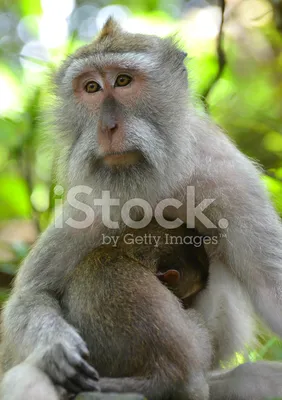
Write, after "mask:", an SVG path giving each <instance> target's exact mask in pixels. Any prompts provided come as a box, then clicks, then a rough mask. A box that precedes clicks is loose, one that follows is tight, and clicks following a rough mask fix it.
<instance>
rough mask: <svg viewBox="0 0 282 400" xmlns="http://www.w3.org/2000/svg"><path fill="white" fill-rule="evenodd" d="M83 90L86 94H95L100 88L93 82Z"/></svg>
mask: <svg viewBox="0 0 282 400" xmlns="http://www.w3.org/2000/svg"><path fill="white" fill-rule="evenodd" d="M84 89H85V91H86V92H87V93H96V92H99V90H100V89H101V86H100V85H99V84H98V83H97V82H95V81H90V82H88V83H87V84H86V85H85V87H84Z"/></svg>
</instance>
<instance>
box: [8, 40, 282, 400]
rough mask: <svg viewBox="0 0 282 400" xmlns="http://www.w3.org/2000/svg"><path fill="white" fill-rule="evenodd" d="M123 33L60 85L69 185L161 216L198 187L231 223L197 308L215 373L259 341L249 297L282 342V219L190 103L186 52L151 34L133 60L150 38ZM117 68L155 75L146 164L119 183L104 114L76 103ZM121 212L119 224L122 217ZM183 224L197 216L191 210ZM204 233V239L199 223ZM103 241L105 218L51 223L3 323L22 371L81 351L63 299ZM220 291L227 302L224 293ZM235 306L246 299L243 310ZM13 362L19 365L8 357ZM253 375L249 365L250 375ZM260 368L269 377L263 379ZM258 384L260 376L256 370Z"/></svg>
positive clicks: (140, 110) (77, 59)
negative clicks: (81, 92) (160, 206)
mask: <svg viewBox="0 0 282 400" xmlns="http://www.w3.org/2000/svg"><path fill="white" fill-rule="evenodd" d="M118 34H119V35H120V36H119V37H118V38H117V41H116V43H117V44H115V38H114V39H113V43H112V42H111V38H109V39H108V38H106V39H105V50H104V52H103V51H101V49H100V48H99V49H100V50H99V51H98V52H97V54H96V53H95V43H94V45H93V49H92V50H91V48H89V49H88V48H87V49H86V50H85V52H84V53H83V52H82V54H81V55H79V54H78V55H77V56H76V55H75V56H73V57H71V58H70V59H68V60H67V62H66V64H65V65H63V66H62V68H61V69H60V71H59V73H58V75H57V77H56V84H57V90H56V96H57V103H56V104H57V105H56V107H55V110H54V120H55V126H56V128H57V131H58V133H59V134H63V137H64V140H63V144H64V148H65V149H67V150H66V154H67V157H66V175H67V177H68V178H67V179H68V185H69V187H72V186H73V185H77V184H83V185H88V186H90V187H91V188H93V192H92V195H91V196H89V198H88V202H89V204H90V203H91V202H92V200H93V198H95V197H99V196H100V194H101V191H102V190H105V189H106V190H110V191H111V195H112V197H118V198H120V199H121V205H122V204H123V203H124V202H125V201H127V200H128V199H131V198H135V197H140V198H143V199H146V200H147V201H148V202H149V203H150V204H151V206H152V207H155V206H156V204H157V203H158V201H160V200H161V199H163V198H169V197H174V198H177V199H179V200H181V201H183V200H184V199H185V194H186V187H187V186H195V187H196V201H197V203H200V202H201V201H202V200H203V199H206V198H215V199H216V201H215V202H214V203H212V204H211V205H210V206H209V207H208V209H207V210H206V212H205V214H206V215H207V216H208V217H209V218H210V219H211V220H212V221H213V222H214V224H215V225H216V226H217V225H218V221H219V219H220V218H226V219H227V220H228V222H229V226H228V229H226V230H222V229H220V228H218V229H217V231H218V232H219V233H222V237H221V240H220V243H219V245H218V247H217V248H212V249H208V250H209V253H210V259H211V262H212V268H211V282H212V283H211V284H210V286H209V287H208V288H207V289H206V291H205V293H203V295H202V296H201V297H199V300H198V301H197V304H196V307H198V308H199V309H202V313H203V315H204V317H205V318H206V323H207V326H208V327H209V328H210V330H211V331H212V332H213V334H214V340H215V341H216V343H217V344H216V345H215V347H216V348H215V351H216V352H217V354H216V355H215V364H216V363H217V362H218V359H219V358H226V357H227V356H229V355H231V353H232V352H233V351H237V350H241V348H242V345H243V343H242V340H240V336H241V335H242V338H246V339H248V340H250V339H251V337H252V329H251V316H250V315H251V308H250V307H249V305H248V306H247V309H246V310H245V309H244V305H245V304H248V296H250V299H251V302H252V304H253V306H254V307H255V309H256V311H257V312H258V313H259V315H260V316H261V317H262V318H263V319H264V320H265V321H266V322H267V323H268V325H269V326H270V328H271V329H273V330H274V331H275V332H276V333H278V334H279V335H282V319H281V313H282V294H281V293H282V290H281V289H282V284H281V282H282V248H281V243H282V229H281V222H280V220H279V218H278V216H277V214H276V212H275V210H274V208H273V206H272V205H271V203H270V200H269V196H268V194H267V193H266V190H265V188H264V187H263V184H262V182H261V180H260V171H259V169H258V168H257V167H256V165H255V164H254V163H253V162H252V161H250V160H249V159H248V158H247V157H245V156H244V155H243V154H242V153H240V151H239V150H238V149H237V148H236V146H235V145H234V144H233V143H232V142H231V141H230V140H229V139H228V138H227V136H226V135H224V134H223V133H222V132H221V130H220V129H219V128H218V127H216V126H215V125H214V124H213V123H212V122H211V121H210V120H209V119H208V117H206V116H202V115H198V114H197V111H196V110H195V109H194V108H193V105H192V104H191V103H190V102H189V101H188V99H189V92H188V91H187V74H186V71H185V69H184V66H183V62H182V60H183V58H181V57H182V56H181V57H180V56H179V54H180V52H179V51H178V50H177V48H176V47H174V46H173V44H172V43H171V42H170V41H167V40H162V39H156V38H152V39H150V37H146V36H142V35H141V36H142V37H144V49H145V50H144V49H143V50H142V51H140V54H139V53H138V51H135V52H134V53H132V49H129V47H130V46H131V43H132V46H133V47H134V41H136V43H137V44H138V46H139V42H140V40H141V39H142V38H141V39H140V37H139V36H138V37H135V36H134V37H133V36H132V35H130V34H124V33H120V32H119V33H118ZM122 35H124V42H125V43H126V44H125V45H124V46H125V51H124V52H122V51H121V50H120V49H118V50H116V51H114V50H111V46H112V47H114V46H115V45H116V46H120V47H122V46H121V45H120V41H121V40H122V39H120V37H121V38H122V37H123V36H122ZM141 42H142V40H141ZM137 44H136V47H138V46H137ZM140 46H141V45H140ZM91 51H92V52H91ZM109 59H110V60H115V63H118V62H120V63H121V65H122V68H123V69H124V65H127V64H128V65H129V66H130V65H131V66H136V67H137V68H139V67H140V69H142V72H143V70H144V73H145V74H147V75H146V76H147V86H146V90H145V91H144V93H142V99H141V100H140V101H139V102H138V104H137V105H136V107H129V108H128V110H125V114H124V116H125V118H124V119H125V124H124V129H125V132H126V137H125V141H124V143H123V145H124V149H125V150H131V149H137V150H140V151H141V152H142V154H143V155H144V160H145V161H144V163H143V164H142V166H141V167H140V168H137V167H133V168H132V170H130V171H129V170H127V169H126V170H124V171H123V170H121V171H120V172H119V173H118V174H114V173H112V171H111V170H110V169H109V168H108V167H106V166H103V165H101V164H100V163H99V162H98V160H99V157H100V156H101V152H100V148H99V144H98V142H97V135H96V133H97V129H98V119H97V115H95V114H93V113H91V111H89V109H87V108H86V107H85V106H84V105H83V104H80V103H79V102H78V101H77V99H75V98H74V96H73V95H72V83H71V80H70V79H68V77H71V76H74V75H75V74H77V73H78V71H79V70H80V69H81V68H83V66H87V65H89V64H91V65H95V66H97V67H99V68H103V65H105V62H106V61H107V60H109ZM151 60H152V61H151ZM148 61H150V62H148ZM150 67H151V69H150ZM65 213H66V215H72V214H73V211H72V210H71V209H69V208H68V206H66V208H65ZM69 213H71V214H69ZM115 213H116V215H115V216H116V217H117V218H118V217H119V210H118V208H116V211H115ZM78 216H79V215H78ZM175 216H179V217H181V218H182V219H183V220H185V218H186V217H185V213H184V212H183V209H181V210H179V212H178V213H176V214H175ZM197 227H198V229H199V230H200V231H201V232H205V229H204V228H203V226H201V225H200V224H199V225H198V226H197ZM103 232H105V233H108V232H107V229H106V228H105V227H104V226H103V225H102V224H101V220H100V218H99V211H97V217H96V220H95V224H94V225H93V226H92V227H90V228H88V229H85V230H84V231H79V232H75V231H73V230H72V229H71V228H69V227H67V226H65V227H64V229H63V230H61V229H56V228H54V227H53V226H50V227H49V228H48V230H47V231H46V232H45V233H44V234H43V235H42V237H41V238H40V239H39V241H38V243H37V245H36V246H35V248H34V249H33V251H32V252H31V253H30V255H29V256H28V257H27V259H26V260H25V262H24V265H23V266H22V267H21V269H20V272H19V275H18V278H17V280H16V284H15V288H14V291H13V295H12V297H11V299H10V300H9V302H8V304H7V305H6V307H5V310H4V320H3V321H4V322H3V326H4V331H5V335H6V337H7V340H8V342H9V343H10V345H11V346H12V347H13V352H14V359H13V362H15V360H16V362H20V361H22V360H24V359H25V358H26V357H27V356H28V355H29V354H30V353H31V352H32V351H33V350H34V348H37V347H41V346H45V345H46V344H48V345H53V344H54V343H55V342H56V341H57V337H58V335H59V336H62V337H63V338H65V341H66V343H68V344H69V345H70V346H78V348H79V345H80V339H78V335H77V333H76V332H74V330H73V328H72V327H71V326H69V325H68V324H67V323H66V322H65V321H64V319H63V317H62V315H61V310H60V304H59V302H58V300H57V299H58V296H59V294H60V293H62V292H63V290H64V283H65V281H66V279H67V276H68V274H69V273H70V272H71V271H72V270H73V269H74V268H75V266H76V265H77V263H78V262H79V261H80V259H81V258H82V257H83V256H84V255H85V254H87V253H88V252H89V250H91V249H92V248H93V247H95V246H97V245H99V243H100V242H99V240H100V238H101V234H102V233H103ZM223 265H224V267H222V266H223ZM224 268H225V269H226V276H225V278H224V279H225V285H226V287H225V288H224V287H221V288H219V289H218V288H217V286H216V285H215V283H214V279H213V277H219V275H218V274H217V273H218V271H219V270H224ZM228 275H229V277H228ZM224 279H223V280H224ZM234 285H235V287H237V288H238V291H237V292H236V293H238V296H240V295H241V294H242V297H241V299H239V297H235V298H233V295H232V293H235V292H234ZM226 288H228V291H227V289H226ZM217 290H219V292H220V293H222V296H221V295H217ZM236 290H237V289H236ZM228 293H229V294H228ZM242 299H246V302H245V301H243V300H242ZM232 302H238V309H237V311H234V304H232ZM205 307H209V308H207V309H205ZM207 310H210V313H207ZM240 310H241V311H240ZM249 310H250V311H249ZM209 315H214V316H216V318H217V323H215V321H214V320H210V319H209V317H208V316H209ZM226 321H232V327H233V330H232V331H231V332H228V336H227V337H226V340H221V336H220V335H222V334H223V330H224V328H225V326H223V324H225V323H226ZM217 335H219V336H217ZM78 353H79V351H78ZM79 355H80V356H81V354H80V353H79ZM7 365H10V364H9V360H7ZM279 365H280V364H279ZM242 368H244V367H242ZM273 368H274V367H273ZM279 368H280V367H279ZM265 370H266V371H268V372H269V371H272V367H271V368H270V369H268V365H266V366H265V369H263V371H262V372H261V373H264V371H265ZM248 371H249V369H248V367H246V374H247V375H246V376H248V373H249V372H248ZM260 371H261V370H260V369H258V374H260ZM269 375H270V372H269ZM246 376H245V378H246V382H247V381H248V378H247V377H246ZM249 379H250V380H252V379H254V378H253V374H252V373H250V375H249ZM273 380H274V383H273V382H272V383H273V385H272V386H271V387H272V388H273V393H274V392H279V390H276V389H277V387H279V388H280V387H281V384H280V382H278V380H277V379H275V378H273ZM255 382H256V381H255ZM227 383H228V385H229V383H230V385H234V386H233V389H232V390H234V391H235V392H236V390H239V385H238V381H237V380H235V381H234V380H229V378H228V382H227ZM250 385H251V386H252V383H250ZM252 390H255V389H252ZM235 398H237V397H235ZM238 398H240V399H246V400H247V399H250V398H251V397H249V393H248V390H246V391H245V392H244V393H243V392H242V393H241V392H240V395H238Z"/></svg>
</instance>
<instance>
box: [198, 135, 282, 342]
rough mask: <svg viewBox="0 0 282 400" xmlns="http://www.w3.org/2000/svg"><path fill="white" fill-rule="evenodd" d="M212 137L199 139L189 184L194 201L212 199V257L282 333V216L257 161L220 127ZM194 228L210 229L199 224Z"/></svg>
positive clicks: (277, 330)
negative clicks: (216, 241) (197, 162)
mask: <svg viewBox="0 0 282 400" xmlns="http://www.w3.org/2000/svg"><path fill="white" fill-rule="evenodd" d="M212 139H213V140H214V143H213V146H212V148H211V144H209V146H208V142H205V140H203V143H202V147H201V152H202V155H203V154H204V155H205V157H202V161H201V165H199V166H198V170H197V169H196V172H195V179H194V182H193V183H192V184H194V185H195V187H196V190H195V191H196V204H199V203H201V202H202V201H203V200H204V199H215V200H214V201H213V202H212V203H211V204H210V205H209V206H208V207H207V208H206V209H205V210H204V211H203V213H204V214H205V216H207V218H209V219H210V220H211V221H212V222H213V224H214V225H216V231H217V232H219V233H220V235H219V244H218V245H217V247H216V248H215V249H211V257H212V259H214V260H215V261H216V260H220V261H222V262H223V263H224V264H225V265H228V266H229V267H230V269H231V271H232V272H233V273H234V274H235V275H236V276H237V278H238V279H239V280H240V281H241V282H242V283H243V284H244V286H245V287H246V289H247V291H248V293H249V294H250V296H251V299H252V302H253V304H254V306H255V308H256V310H257V311H258V312H259V314H260V315H261V316H262V317H263V318H264V320H265V321H266V322H267V323H268V324H269V325H270V327H271V329H273V330H274V331H275V332H276V333H278V334H279V335H281V336H282V318H281V316H282V225H281V221H280V219H279V217H278V215H277V214H276V212H275V210H274V208H273V206H272V204H271V202H270V200H269V197H268V195H267V193H266V190H265V188H264V186H263V184H262V182H261V180H260V177H259V171H258V170H257V168H256V166H255V165H254V164H253V163H252V162H251V161H249V160H248V159H247V157H245V156H244V155H243V154H241V153H240V152H239V151H238V150H237V149H236V148H235V146H234V145H233V144H232V143H231V142H230V141H229V140H228V139H227V138H226V137H225V136H223V135H221V134H220V132H216V133H215V134H214V136H212ZM206 140H207V141H208V140H209V141H210V139H207V138H206ZM222 218H224V219H225V220H226V221H227V224H228V227H227V228H222V227H221V224H222ZM224 222H225V221H224ZM198 229H199V230H200V231H202V232H204V233H207V234H210V232H212V230H211V229H208V228H206V227H204V226H203V224H199V226H198Z"/></svg>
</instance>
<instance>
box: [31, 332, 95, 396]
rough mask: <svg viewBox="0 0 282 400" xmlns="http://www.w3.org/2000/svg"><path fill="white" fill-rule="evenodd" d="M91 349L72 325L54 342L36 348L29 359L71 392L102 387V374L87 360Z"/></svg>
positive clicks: (57, 383)
mask: <svg viewBox="0 0 282 400" xmlns="http://www.w3.org/2000/svg"><path fill="white" fill-rule="evenodd" d="M88 357H89V351H88V349H87V347H86V344H85V343H84V341H83V339H82V338H81V337H80V335H79V334H78V333H77V332H76V331H75V330H74V329H72V328H70V330H68V331H67V332H65V334H63V335H60V334H59V335H58V340H57V341H56V342H54V343H53V344H51V345H48V346H44V347H43V346H42V347H40V350H39V349H36V350H35V351H34V352H33V353H32V354H31V355H30V356H29V357H28V359H27V362H29V363H31V364H33V365H36V366H37V367H38V368H40V369H41V370H42V371H44V372H45V373H46V374H47V375H48V376H49V377H50V378H51V379H52V380H53V382H54V383H55V384H56V385H59V386H62V387H63V388H65V389H66V390H67V391H68V392H69V393H79V392H83V391H84V392H85V391H100V388H99V383H98V380H99V374H98V372H97V371H96V370H95V369H94V368H93V367H92V366H90V365H89V364H88V362H87V361H86V359H87V358H88Z"/></svg>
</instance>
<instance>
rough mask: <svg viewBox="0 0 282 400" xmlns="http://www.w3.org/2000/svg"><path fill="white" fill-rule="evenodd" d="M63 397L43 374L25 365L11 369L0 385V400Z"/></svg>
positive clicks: (42, 399)
mask: <svg viewBox="0 0 282 400" xmlns="http://www.w3.org/2000/svg"><path fill="white" fill-rule="evenodd" d="M65 395H66V393H65V392H63V390H61V389H59V388H55V386H54V384H53V383H52V381H51V380H50V379H49V377H48V376H47V375H46V374H45V373H44V372H42V371H41V370H40V369H38V368H36V367H33V366H32V365H29V364H27V363H21V364H19V365H17V366H15V367H13V368H11V369H10V370H9V371H8V372H6V373H5V375H4V376H3V379H2V382H1V383H0V398H1V400H27V399H28V400H63V399H66V397H65Z"/></svg>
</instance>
